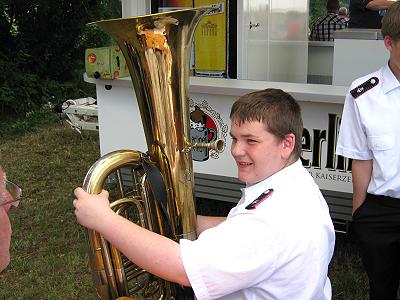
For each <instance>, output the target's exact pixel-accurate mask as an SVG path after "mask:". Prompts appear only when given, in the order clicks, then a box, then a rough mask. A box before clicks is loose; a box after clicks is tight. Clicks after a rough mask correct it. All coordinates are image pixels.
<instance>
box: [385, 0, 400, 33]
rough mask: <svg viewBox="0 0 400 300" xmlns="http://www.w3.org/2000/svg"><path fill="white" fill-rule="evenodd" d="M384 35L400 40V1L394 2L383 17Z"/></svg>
mask: <svg viewBox="0 0 400 300" xmlns="http://www.w3.org/2000/svg"><path fill="white" fill-rule="evenodd" d="M381 32H382V36H383V37H385V36H390V37H391V38H392V39H393V40H395V41H400V2H399V1H397V2H394V3H393V4H392V5H391V6H390V8H389V9H388V10H387V11H386V13H385V15H384V16H383V18H382V28H381Z"/></svg>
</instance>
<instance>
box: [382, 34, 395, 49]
mask: <svg viewBox="0 0 400 300" xmlns="http://www.w3.org/2000/svg"><path fill="white" fill-rule="evenodd" d="M383 44H384V45H385V47H386V49H388V50H389V51H392V47H393V39H392V38H391V37H390V36H388V35H386V36H385V37H384V38H383Z"/></svg>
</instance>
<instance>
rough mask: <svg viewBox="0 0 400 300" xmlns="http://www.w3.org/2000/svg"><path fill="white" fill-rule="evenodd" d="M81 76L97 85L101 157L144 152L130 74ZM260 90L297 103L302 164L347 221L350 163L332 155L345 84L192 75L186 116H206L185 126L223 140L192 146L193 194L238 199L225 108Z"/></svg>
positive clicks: (335, 213)
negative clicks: (222, 146)
mask: <svg viewBox="0 0 400 300" xmlns="http://www.w3.org/2000/svg"><path fill="white" fill-rule="evenodd" d="M84 80H85V81H86V82H89V83H93V84H96V91H97V104H98V121H99V135H100V152H101V155H104V154H107V153H109V152H111V151H114V150H118V149H136V150H141V151H146V149H147V146H146V142H145V138H144V133H143V127H142V123H141V118H140V115H139V109H138V105H137V103H136V98H135V94H134V91H133V85H132V82H131V80H130V78H123V79H117V80H101V79H93V78H88V77H86V76H85V78H84ZM265 88H279V89H282V90H284V91H286V92H288V93H290V94H291V95H292V96H293V97H294V98H295V99H296V100H298V101H299V103H300V106H301V108H302V115H303V120H304V131H303V137H302V148H303V165H304V166H305V167H306V168H307V169H308V171H309V172H310V174H311V175H312V176H313V178H314V179H315V181H316V182H317V184H318V185H319V187H320V188H321V190H322V191H323V193H324V195H325V197H326V199H327V201H328V204H329V207H330V211H331V216H332V218H333V219H334V220H336V221H338V222H344V223H345V222H347V221H348V220H350V214H351V192H352V177H351V172H350V171H349V168H350V166H349V161H348V160H347V159H344V158H343V157H340V156H336V155H335V146H336V139H337V134H338V131H339V124H340V119H341V113H342V109H343V103H344V98H345V94H346V92H347V87H345V86H331V85H319V84H299V83H284V82H267V81H248V80H236V79H222V78H200V77H191V78H190V88H189V98H190V99H189V101H190V110H191V119H192V121H193V122H194V123H196V122H197V123H198V122H199V120H206V121H205V122H203V124H201V125H202V128H199V127H197V126H194V127H193V128H191V129H190V130H191V136H192V140H194V141H204V139H206V140H208V141H212V140H214V139H216V138H219V139H224V140H225V141H226V150H225V151H224V152H223V153H217V152H215V151H213V150H210V151H208V150H207V151H205V150H196V152H195V150H193V152H192V154H193V164H194V172H195V193H196V196H197V197H201V198H208V199H214V200H221V201H229V202H237V201H238V200H239V198H240V195H241V192H240V187H242V186H243V184H242V183H240V182H239V181H238V180H237V179H236V166H235V162H234V160H233V159H232V157H231V155H230V151H229V149H230V145H231V138H230V135H229V130H230V120H229V113H230V108H231V105H232V103H233V102H234V101H235V100H236V99H237V98H238V97H240V96H242V95H244V94H247V93H250V92H253V91H257V90H261V89H265ZM199 116H201V118H199ZM283 117H284V116H283ZM200 127H201V126H200ZM300 192H301V191H299V193H300Z"/></svg>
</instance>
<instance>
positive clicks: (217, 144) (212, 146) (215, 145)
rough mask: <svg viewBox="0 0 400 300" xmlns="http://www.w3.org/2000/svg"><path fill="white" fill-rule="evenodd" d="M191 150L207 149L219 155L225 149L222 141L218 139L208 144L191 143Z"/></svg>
mask: <svg viewBox="0 0 400 300" xmlns="http://www.w3.org/2000/svg"><path fill="white" fill-rule="evenodd" d="M191 148H208V149H209V150H215V151H217V152H218V153H221V152H223V151H224V149H225V142H224V140H221V139H218V140H215V141H214V142H210V143H193V144H192V146H191Z"/></svg>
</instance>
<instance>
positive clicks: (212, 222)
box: [196, 215, 226, 235]
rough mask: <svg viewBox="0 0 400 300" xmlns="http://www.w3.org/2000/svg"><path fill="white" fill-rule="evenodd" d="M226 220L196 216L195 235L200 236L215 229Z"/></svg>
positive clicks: (224, 218) (223, 218)
mask: <svg viewBox="0 0 400 300" xmlns="http://www.w3.org/2000/svg"><path fill="white" fill-rule="evenodd" d="M225 220H226V217H208V216H200V215H197V224H196V233H197V235H200V233H202V232H203V231H204V230H206V229H209V228H211V227H215V226H217V225H219V224H220V223H222V222H223V221H225Z"/></svg>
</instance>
